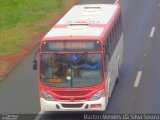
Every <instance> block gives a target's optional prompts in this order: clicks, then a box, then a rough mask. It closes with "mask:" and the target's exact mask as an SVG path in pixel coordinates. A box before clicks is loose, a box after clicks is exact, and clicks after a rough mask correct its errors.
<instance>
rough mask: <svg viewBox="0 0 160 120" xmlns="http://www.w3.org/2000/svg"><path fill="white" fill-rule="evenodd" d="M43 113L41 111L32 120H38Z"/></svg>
mask: <svg viewBox="0 0 160 120" xmlns="http://www.w3.org/2000/svg"><path fill="white" fill-rule="evenodd" d="M43 113H44V112H43V111H40V112H39V113H38V115H37V116H36V118H35V119H34V120H39V119H40V118H41V116H42V114H43Z"/></svg>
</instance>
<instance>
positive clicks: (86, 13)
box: [43, 4, 118, 40]
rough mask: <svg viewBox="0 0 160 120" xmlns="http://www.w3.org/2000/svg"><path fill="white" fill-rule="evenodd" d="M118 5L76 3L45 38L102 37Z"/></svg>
mask: <svg viewBox="0 0 160 120" xmlns="http://www.w3.org/2000/svg"><path fill="white" fill-rule="evenodd" d="M117 9H118V5H112V4H87V5H75V6H74V7H72V8H71V9H70V10H69V12H67V13H66V15H65V16H64V17H62V18H61V20H60V21H59V22H58V23H57V24H56V25H55V26H54V27H53V28H52V29H51V30H50V31H49V32H48V33H47V34H46V35H45V37H44V38H43V40H49V39H54V37H56V38H57V37H72V38H73V37H76V36H84V37H100V36H101V35H102V33H103V32H104V30H105V27H107V26H108V23H109V21H110V20H111V19H112V17H113V16H114V14H115V12H116V10H117Z"/></svg>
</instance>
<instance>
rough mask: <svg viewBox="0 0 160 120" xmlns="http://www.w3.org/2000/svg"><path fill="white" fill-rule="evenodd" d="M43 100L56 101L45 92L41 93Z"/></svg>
mask: <svg viewBox="0 0 160 120" xmlns="http://www.w3.org/2000/svg"><path fill="white" fill-rule="evenodd" d="M41 94H42V96H43V98H44V99H45V100H47V101H55V99H54V98H53V97H52V96H51V95H50V94H48V93H47V92H45V91H41Z"/></svg>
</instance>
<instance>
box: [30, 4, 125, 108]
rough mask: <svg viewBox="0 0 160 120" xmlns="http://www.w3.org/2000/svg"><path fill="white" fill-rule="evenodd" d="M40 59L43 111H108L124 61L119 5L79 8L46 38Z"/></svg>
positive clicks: (69, 14) (93, 5)
mask: <svg viewBox="0 0 160 120" xmlns="http://www.w3.org/2000/svg"><path fill="white" fill-rule="evenodd" d="M38 54H39V57H38V62H37V61H36V60H34V62H33V63H34V64H33V68H34V69H36V66H38V81H39V90H40V104H41V110H42V111H104V110H105V109H106V106H107V103H108V100H109V97H110V96H111V93H112V90H113V87H114V85H115V83H116V80H117V79H118V77H119V70H120V66H121V63H122V58H123V31H122V18H121V8H120V5H119V4H114V5H111V4H87V5H75V6H74V7H72V8H71V10H69V12H67V13H66V15H64V17H62V19H61V20H60V21H58V23H57V24H56V25H55V26H54V27H53V28H52V29H51V30H50V31H49V32H48V33H47V34H46V35H45V36H44V37H43V39H42V40H41V43H40V48H39V52H38ZM37 63H38V65H37Z"/></svg>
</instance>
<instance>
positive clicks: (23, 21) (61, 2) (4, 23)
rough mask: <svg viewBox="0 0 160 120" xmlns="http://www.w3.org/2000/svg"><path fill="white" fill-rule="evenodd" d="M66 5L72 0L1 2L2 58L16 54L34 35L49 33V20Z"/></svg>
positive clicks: (2, 0) (15, 0)
mask: <svg viewBox="0 0 160 120" xmlns="http://www.w3.org/2000/svg"><path fill="white" fill-rule="evenodd" d="M72 1H73V0H72ZM66 3H67V4H70V0H1V1H0V56H8V55H13V54H15V53H16V52H17V51H18V50H20V49H21V48H22V47H24V46H25V44H26V43H27V42H29V40H30V39H31V37H32V35H34V34H37V33H43V32H45V31H47V30H48V29H49V27H50V26H48V23H47V20H50V19H51V18H53V16H56V14H58V12H59V10H61V9H63V8H65V6H67V4H66Z"/></svg>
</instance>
